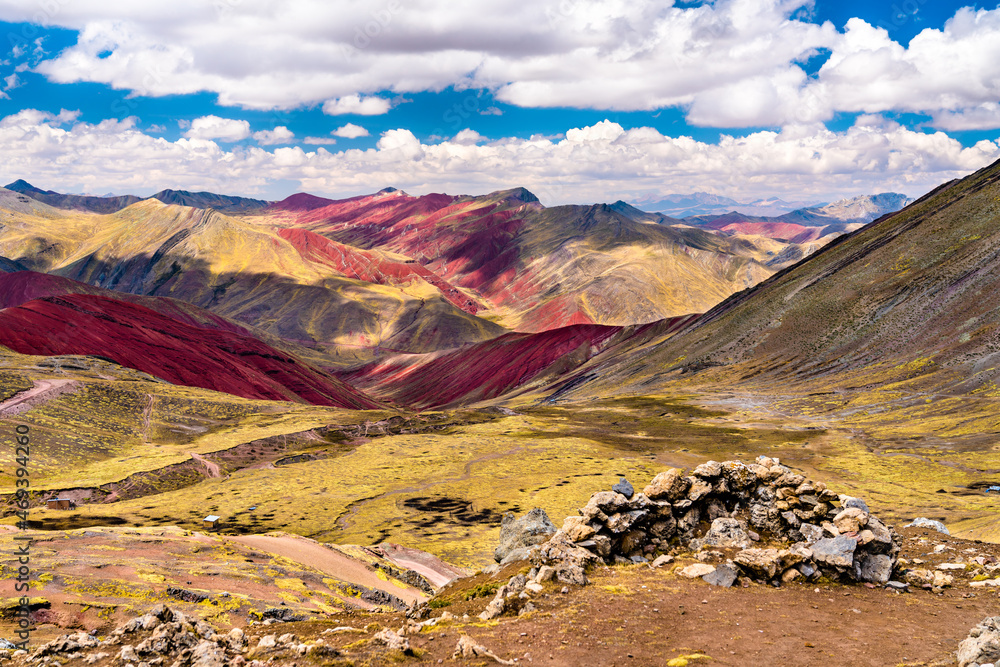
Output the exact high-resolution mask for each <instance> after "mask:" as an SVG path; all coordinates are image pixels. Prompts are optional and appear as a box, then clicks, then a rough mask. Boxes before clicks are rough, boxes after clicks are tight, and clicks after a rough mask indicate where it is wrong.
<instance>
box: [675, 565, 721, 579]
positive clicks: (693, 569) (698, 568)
mask: <svg viewBox="0 0 1000 667" xmlns="http://www.w3.org/2000/svg"><path fill="white" fill-rule="evenodd" d="M713 572H715V566H714V565H709V564H708V563H693V564H691V565H688V566H687V567H683V568H681V569H680V571H679V572H678V573H677V574H679V575H681V576H682V577H687V578H688V579H697V578H698V577H704V576H705V575H707V574H712V573H713Z"/></svg>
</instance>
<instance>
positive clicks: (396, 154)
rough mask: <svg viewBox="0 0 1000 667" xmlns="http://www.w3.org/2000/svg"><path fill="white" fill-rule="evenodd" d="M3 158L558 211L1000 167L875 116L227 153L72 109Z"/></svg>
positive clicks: (234, 190)
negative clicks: (510, 200)
mask: <svg viewBox="0 0 1000 667" xmlns="http://www.w3.org/2000/svg"><path fill="white" fill-rule="evenodd" d="M315 139H324V138H323V137H317V138H315ZM473 139H475V141H473ZM327 141H333V139H332V138H329V139H327ZM308 142H309V139H307V140H306V143H308ZM0 154H2V155H3V156H4V160H3V161H2V162H0V178H6V179H7V181H3V182H9V181H11V180H15V179H17V178H25V179H27V180H28V181H29V182H32V183H35V184H36V185H38V186H39V187H44V188H46V189H54V190H60V191H64V192H65V191H68V192H108V191H112V192H121V193H125V192H134V193H136V194H149V193H152V192H155V191H157V190H160V189H162V188H165V187H171V188H175V189H192V190H213V191H216V192H226V193H231V194H258V195H259V194H261V193H263V192H270V190H269V188H270V187H271V186H272V184H276V183H286V182H288V181H291V182H295V183H298V185H299V187H300V189H302V190H306V191H310V192H313V193H315V194H321V195H326V196H343V197H347V196H353V195H357V194H361V193H366V192H373V191H375V190H378V189H380V188H381V187H383V186H385V185H387V184H393V185H395V186H396V187H400V188H403V189H405V190H407V191H409V192H411V193H413V194H424V193H427V192H442V191H443V192H448V193H452V194H480V193H485V192H490V191H493V190H499V189H505V188H510V187H515V186H524V187H527V188H528V189H529V190H531V191H533V192H534V193H535V194H537V195H538V196H539V197H540V198H541V199H542V201H543V202H544V203H545V204H548V205H552V204H563V203H589V202H595V201H615V200H618V199H624V200H626V201H628V200H637V199H639V198H641V197H644V196H650V195H656V194H663V193H665V192H695V191H698V190H704V189H705V186H706V184H711V187H712V189H713V191H718V192H721V193H724V194H727V195H729V196H732V197H734V198H738V199H745V200H750V199H756V198H762V197H766V196H780V197H783V198H786V199H787V198H789V197H792V198H799V199H815V200H827V201H830V200H834V199H839V198H841V197H846V196H855V195H859V194H866V193H873V192H884V191H896V192H903V193H906V194H909V195H920V194H923V193H924V192H927V191H929V190H930V189H932V188H934V187H936V186H937V185H939V184H941V183H942V182H944V181H947V180H950V179H952V178H956V177H960V176H963V175H965V174H968V173H969V172H971V171H973V170H975V169H979V168H981V167H983V166H985V165H987V164H989V163H990V162H992V161H995V160H997V159H1000V143H998V141H997V140H994V141H980V142H979V143H977V144H976V145H974V146H971V147H963V146H962V145H961V144H960V143H959V142H958V141H957V140H955V139H953V138H951V137H949V136H948V135H946V134H944V133H943V132H933V133H925V132H922V131H914V130H910V129H908V128H905V127H902V126H900V125H899V124H897V123H895V122H892V121H890V120H886V119H885V118H884V117H883V116H881V115H878V114H872V115H864V116H861V117H860V118H859V119H858V120H857V121H856V122H855V124H854V125H853V126H851V127H850V128H848V129H846V130H844V131H836V132H835V131H831V130H829V129H827V128H825V127H823V126H822V125H821V124H813V125H797V126H790V127H787V128H785V129H783V130H781V131H758V132H751V133H746V134H733V135H723V136H722V137H721V138H720V139H719V141H717V142H703V141H697V140H695V139H693V138H691V137H685V136H680V137H672V136H667V135H664V134H662V133H661V132H659V131H658V130H656V129H654V128H650V127H639V128H633V129H626V128H624V127H622V126H621V125H619V124H617V123H614V122H610V121H602V122H600V123H595V124H594V125H591V126H589V127H580V128H568V129H567V131H566V132H565V135H564V136H562V137H558V136H556V137H542V136H535V137H531V138H529V139H522V138H516V137H502V138H497V139H493V140H482V138H481V137H478V138H477V137H474V136H472V135H471V134H462V133H460V134H459V135H458V136H456V137H455V138H453V139H451V140H447V141H443V142H441V143H434V144H425V143H422V142H421V141H420V140H419V139H417V137H416V136H415V135H414V134H413V133H412V132H410V131H409V130H407V129H403V128H400V129H394V130H390V131H387V132H384V133H383V134H382V135H381V137H380V138H379V140H378V142H377V145H376V146H375V147H374V148H369V149H366V150H359V149H345V150H341V151H336V152H333V151H329V150H327V149H326V148H324V147H322V146H319V147H317V148H316V149H315V150H304V149H303V148H301V147H299V146H288V147H276V148H274V149H272V150H267V149H265V148H262V147H260V146H256V145H249V146H247V145H239V144H237V145H235V146H232V147H231V148H229V149H224V148H222V147H221V146H220V145H219V144H218V143H216V142H215V141H213V140H211V139H202V138H187V137H185V138H182V139H179V140H177V141H174V142H171V141H167V140H165V139H163V138H160V137H156V136H150V135H148V134H146V133H144V132H142V131H140V130H139V129H138V128H137V127H136V124H135V120H134V119H132V118H127V119H125V120H113V119H111V120H105V121H102V122H100V123H86V122H81V121H79V118H78V113H77V112H74V111H62V112H60V114H58V115H53V114H50V113H46V112H42V111H37V110H32V109H28V110H24V111H21V112H19V113H17V114H13V115H10V116H7V117H6V118H3V119H2V120H0ZM283 187H284V186H283ZM276 194H281V196H284V195H287V194H289V193H288V192H286V191H283V192H282V193H276Z"/></svg>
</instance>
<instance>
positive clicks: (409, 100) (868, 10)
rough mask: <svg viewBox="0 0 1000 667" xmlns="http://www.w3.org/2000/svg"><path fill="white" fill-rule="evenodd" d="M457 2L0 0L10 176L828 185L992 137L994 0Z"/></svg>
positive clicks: (624, 194)
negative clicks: (985, 0) (982, 0)
mask: <svg viewBox="0 0 1000 667" xmlns="http://www.w3.org/2000/svg"><path fill="white" fill-rule="evenodd" d="M456 7H457V5H455V4H453V3H446V2H443V1H441V0H409V1H407V0H355V1H350V2H347V1H344V0H339V1H338V2H332V3H331V2H319V0H292V1H291V2H281V3H278V2H272V1H270V0H215V2H213V3H205V2H196V1H195V0H178V1H177V2H171V3H162V2H149V3H141V4H137V3H133V2H118V1H111V0H105V1H101V2H99V1H97V0H73V2H70V0H44V1H43V2H40V3H38V4H36V5H30V4H26V3H23V2H11V1H8V0H0V21H3V22H2V23H0V30H2V33H3V34H4V35H6V39H5V41H6V55H5V56H4V57H3V58H2V59H0V90H2V92H0V119H2V120H0V150H2V151H3V153H4V155H5V156H6V158H7V159H6V160H5V161H4V164H3V165H0V179H4V178H5V179H8V180H13V179H15V178H25V179H26V180H29V181H31V182H32V183H34V184H35V185H38V186H40V187H43V188H49V189H55V190H60V191H73V192H84V191H85V192H91V193H99V194H102V193H105V192H117V193H124V192H133V193H136V194H150V193H152V192H155V191H157V190H159V189H162V188H166V187H172V188H186V189H208V190H214V191H221V192H227V193H232V194H243V195H253V196H263V197H267V198H282V197H284V196H287V195H289V194H291V193H293V192H295V191H300V190H306V191H310V192H314V193H316V194H322V195H327V196H351V195H355V194H360V193H364V192H373V191H376V190H378V189H381V188H382V187H384V186H387V185H393V186H395V187H401V188H403V189H406V190H407V191H409V192H411V193H414V194H422V193H425V192H431V191H444V192H449V193H453V194H459V193H469V194H478V193H482V192H488V191H491V190H496V189H501V188H506V187H515V186H525V187H528V188H529V189H532V190H533V191H535V192H536V193H538V194H539V196H540V197H541V198H542V200H543V201H544V202H546V203H568V202H579V203H585V202H591V201H614V200H615V199H619V198H621V199H626V200H628V201H643V200H647V199H655V198H658V197H659V196H662V195H664V194H667V193H672V192H693V191H708V192H713V193H716V194H722V195H726V196H732V197H734V198H737V199H741V200H750V199H756V198H764V197H770V196H779V197H782V198H785V199H800V200H832V199H836V198H839V197H842V196H852V195H855V194H865V193H869V192H879V191H887V190H894V191H900V192H906V193H907V194H910V195H919V194H921V193H922V192H924V191H926V190H928V189H930V188H932V187H935V186H936V185H938V184H939V183H941V182H943V181H945V180H948V179H950V178H954V177H956V176H960V175H963V174H964V173H968V172H969V171H971V170H973V169H976V168H979V167H981V166H984V165H985V164H988V163H990V162H992V161H994V160H996V159H998V158H1000V144H998V140H1000V89H998V87H1000V83H998V82H1000V9H998V8H997V5H996V4H995V3H994V4H990V3H979V4H969V3H958V2H940V1H935V2H931V1H930V0H897V1H895V2H879V3H872V2H831V1H828V0H817V1H816V2H813V3H809V2H802V1H799V0H717V1H716V2H711V3H704V2H691V1H689V2H673V3H672V2H643V1H636V0H633V1H632V2H621V1H619V0H546V1H543V2H539V3H535V4H534V5H532V6H531V7H525V5H524V3H521V2H513V1H511V0H482V2H481V3H475V4H473V3H469V4H468V6H465V5H462V6H461V8H460V9H456ZM3 182H8V181H7V180H5V181H3Z"/></svg>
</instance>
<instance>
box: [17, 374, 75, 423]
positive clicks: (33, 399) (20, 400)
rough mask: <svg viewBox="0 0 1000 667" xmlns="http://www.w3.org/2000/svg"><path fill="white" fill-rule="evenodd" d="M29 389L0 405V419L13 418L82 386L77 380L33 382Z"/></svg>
mask: <svg viewBox="0 0 1000 667" xmlns="http://www.w3.org/2000/svg"><path fill="white" fill-rule="evenodd" d="M34 383H35V386H34V387H32V388H31V389H27V390H25V391H22V392H19V393H17V394H15V395H14V396H12V397H11V398H8V399H7V400H6V401H4V402H2V403H0V417H13V416H15V415H19V414H23V413H25V412H27V411H28V410H31V409H32V408H35V407H38V406H39V405H44V404H45V403H48V402H49V401H51V400H52V399H54V398H57V397H59V396H62V395H63V394H69V393H72V392H74V391H77V390H78V389H79V388H80V387H82V386H83V384H82V383H80V382H78V381H77V380H35V381H34Z"/></svg>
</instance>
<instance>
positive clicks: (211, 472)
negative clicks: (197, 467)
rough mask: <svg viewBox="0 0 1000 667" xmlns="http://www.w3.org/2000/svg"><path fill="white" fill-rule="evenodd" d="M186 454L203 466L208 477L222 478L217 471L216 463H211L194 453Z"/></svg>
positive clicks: (220, 473) (220, 472) (219, 471)
mask: <svg viewBox="0 0 1000 667" xmlns="http://www.w3.org/2000/svg"><path fill="white" fill-rule="evenodd" d="M188 454H190V455H191V458H192V459H194V460H195V461H197V462H198V463H200V464H202V465H203V466H205V469H206V470H208V476H209V477H222V471H221V470H220V469H219V465H218V464H217V463H212V462H211V461H209V460H208V459H206V458H205V457H204V456H202V455H201V454H196V453H195V452H188Z"/></svg>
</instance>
